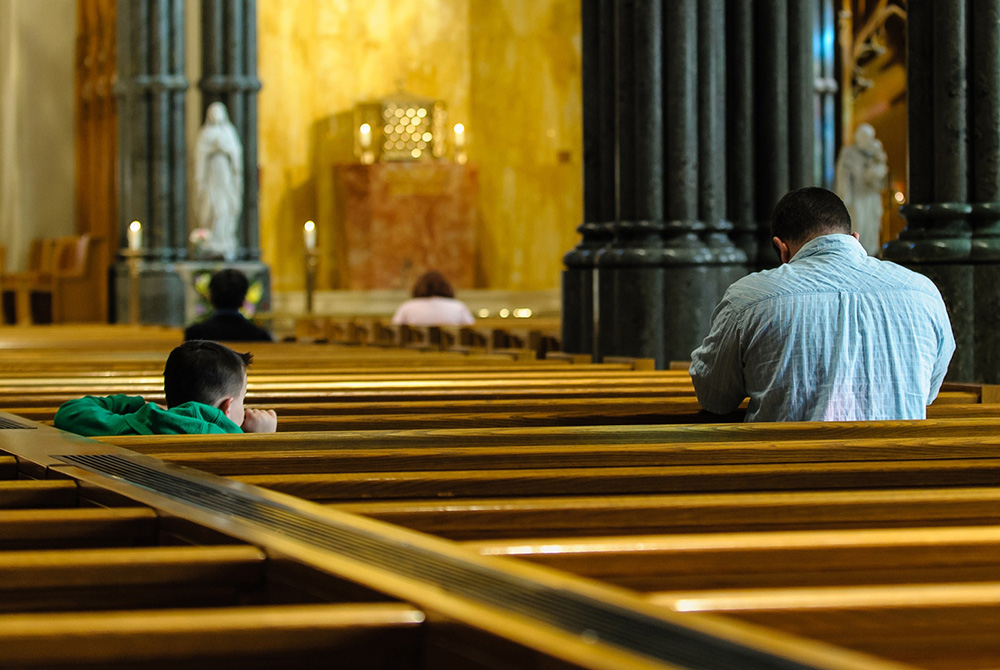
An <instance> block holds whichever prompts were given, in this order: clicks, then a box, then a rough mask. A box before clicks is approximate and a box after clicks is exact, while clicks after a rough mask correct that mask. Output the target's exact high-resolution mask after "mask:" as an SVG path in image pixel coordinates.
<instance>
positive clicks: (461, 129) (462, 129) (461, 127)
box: [455, 123, 465, 135]
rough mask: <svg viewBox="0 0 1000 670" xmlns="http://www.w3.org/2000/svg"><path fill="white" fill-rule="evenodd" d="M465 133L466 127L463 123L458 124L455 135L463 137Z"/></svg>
mask: <svg viewBox="0 0 1000 670" xmlns="http://www.w3.org/2000/svg"><path fill="white" fill-rule="evenodd" d="M464 132H465V126H464V125H462V124H461V123H456V124H455V134H456V135H461V134H462V133H464Z"/></svg>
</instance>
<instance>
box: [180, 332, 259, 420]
mask: <svg viewBox="0 0 1000 670" xmlns="http://www.w3.org/2000/svg"><path fill="white" fill-rule="evenodd" d="M251 361H253V355H252V354H249V353H246V354H238V353H236V352H235V351H233V350H232V349H230V348H229V347H226V346H223V345H221V344H219V343H218V342H212V341H210V340H188V341H187V342H185V343H184V344H182V345H180V346H178V347H176V348H175V349H174V350H173V351H171V352H170V355H169V356H167V363H166V365H165V366H164V368H163V391H164V393H165V394H166V396H167V407H168V408H171V407H176V406H177V405H183V404H184V403H186V402H191V401H192V400H193V401H196V402H200V403H204V404H206V405H211V406H213V407H214V406H215V404H216V403H217V402H219V400H221V399H222V398H225V397H227V396H233V397H236V396H238V395H239V394H240V392H241V391H242V390H243V378H244V375H245V374H246V369H247V367H248V366H249V365H250V362H251Z"/></svg>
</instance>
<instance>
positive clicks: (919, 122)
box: [884, 0, 975, 381]
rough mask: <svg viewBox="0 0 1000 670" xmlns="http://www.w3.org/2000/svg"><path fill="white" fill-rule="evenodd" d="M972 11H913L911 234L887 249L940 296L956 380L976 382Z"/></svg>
mask: <svg viewBox="0 0 1000 670" xmlns="http://www.w3.org/2000/svg"><path fill="white" fill-rule="evenodd" d="M965 10H966V6H965V3H964V2H951V1H949V0H938V1H935V2H924V3H912V4H911V5H910V6H909V7H908V11H909V14H908V18H907V58H908V68H907V87H908V90H909V95H910V99H909V104H908V107H909V112H908V114H909V117H908V120H909V128H908V133H909V147H910V154H909V160H910V202H909V204H907V205H906V206H905V207H903V208H902V212H903V215H904V216H905V217H906V219H907V227H906V230H904V231H903V233H902V234H900V237H899V239H898V240H896V241H894V242H892V243H890V244H889V245H887V246H886V248H885V251H884V255H885V257H886V258H888V259H890V260H895V261H897V262H900V263H903V264H905V265H907V266H909V267H911V268H913V269H914V270H917V271H919V272H922V273H924V274H926V275H927V276H928V277H930V278H931V279H932V280H933V281H934V283H935V284H937V286H938V288H939V289H940V290H941V294H942V296H943V297H944V300H945V303H946V304H947V306H948V312H949V314H950V316H951V323H952V329H953V330H954V333H955V341H956V345H957V349H956V352H955V356H954V357H953V358H952V362H951V367H950V368H949V371H948V377H947V379H949V380H951V381H971V380H972V379H973V378H974V376H975V375H974V369H973V368H974V360H975V352H974V328H973V324H974V319H973V302H974V292H973V272H972V265H971V264H970V262H969V261H970V254H971V240H970V231H969V223H968V221H967V219H968V215H969V213H970V212H971V210H972V207H970V205H969V204H968V196H969V193H968V179H969V163H968V145H967V136H966V135H967V118H968V117H967V114H968V108H967V80H966V66H967V58H966V55H967V47H968V44H967V41H966V27H967V22H966V11H965Z"/></svg>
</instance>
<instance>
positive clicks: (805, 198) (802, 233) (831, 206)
mask: <svg viewBox="0 0 1000 670" xmlns="http://www.w3.org/2000/svg"><path fill="white" fill-rule="evenodd" d="M833 233H846V234H848V235H850V234H851V215H850V214H849V213H848V211H847V207H846V206H845V205H844V201H843V200H841V199H840V198H839V197H838V196H837V194H836V193H834V192H833V191H828V190H826V189H825V188H819V187H816V186H807V187H805V188H800V189H796V190H794V191H790V192H788V193H786V194H785V195H784V197H782V198H781V200H779V201H778V204H777V205H775V206H774V214H773V215H772V216H771V236H772V237H777V238H778V239H779V240H781V241H782V242H786V243H793V244H798V243H799V242H804V241H805V240H807V239H809V238H812V237H816V236H817V235H830V234H833Z"/></svg>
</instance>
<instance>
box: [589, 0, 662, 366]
mask: <svg viewBox="0 0 1000 670" xmlns="http://www.w3.org/2000/svg"><path fill="white" fill-rule="evenodd" d="M662 10H663V7H662V2H661V0H621V1H620V2H618V3H616V20H615V25H616V31H615V34H616V38H617V44H616V50H615V53H616V55H617V59H616V62H617V68H616V74H617V82H616V83H617V86H616V91H617V96H616V104H617V114H616V117H617V125H616V129H617V133H616V135H617V138H618V158H617V166H618V175H617V184H618V221H617V222H616V223H615V226H614V240H613V241H612V244H611V246H610V247H608V248H607V249H604V250H602V251H600V252H599V253H598V256H597V264H598V272H599V290H598V301H599V310H600V314H599V320H600V333H599V336H598V348H599V352H600V355H601V356H605V355H609V354H614V355H619V356H636V357H644V358H655V359H656V361H657V364H658V365H662V364H663V362H664V357H663V305H664V302H663V268H662V267H661V259H662V247H663V240H662V238H661V235H660V233H661V231H662V230H663V200H664V174H663V167H664V166H663V152H664V142H663V133H664V108H663V74H662V67H663V66H662V55H663V41H662V36H663V32H662V30H661V21H662V20H663V13H662ZM668 113H669V110H668Z"/></svg>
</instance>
